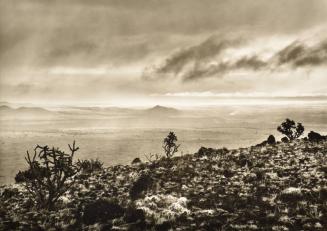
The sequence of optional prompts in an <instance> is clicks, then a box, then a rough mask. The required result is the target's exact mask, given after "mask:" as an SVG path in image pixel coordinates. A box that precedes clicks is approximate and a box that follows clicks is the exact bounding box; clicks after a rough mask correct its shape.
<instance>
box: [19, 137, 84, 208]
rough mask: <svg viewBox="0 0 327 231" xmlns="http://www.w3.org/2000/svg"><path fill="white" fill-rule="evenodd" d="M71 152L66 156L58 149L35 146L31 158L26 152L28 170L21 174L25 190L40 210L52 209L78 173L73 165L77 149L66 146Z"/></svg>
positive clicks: (77, 169)
mask: <svg viewBox="0 0 327 231" xmlns="http://www.w3.org/2000/svg"><path fill="white" fill-rule="evenodd" d="M68 146H69V149H70V151H71V153H70V154H66V153H64V152H63V151H60V150H59V148H54V147H53V148H49V147H48V146H39V145H37V146H36V148H35V149H34V155H33V157H31V156H30V154H29V152H28V151H27V156H26V157H25V159H26V161H27V164H28V165H29V169H28V170H26V171H25V172H26V173H28V174H22V175H23V176H24V179H23V180H22V181H23V183H24V186H25V188H26V189H27V191H28V192H29V193H30V195H31V197H32V199H33V200H34V201H35V202H36V203H37V205H38V206H39V207H41V208H45V209H49V210H51V209H53V208H54V205H55V203H56V202H57V200H58V199H59V198H60V196H62V195H63V194H64V193H65V192H66V191H67V190H68V189H69V188H70V186H71V185H72V184H73V181H72V177H73V176H74V175H75V174H76V173H77V172H78V171H79V168H78V167H77V166H76V165H75V164H74V163H73V157H74V154H75V152H76V151H77V150H78V149H79V148H78V147H75V141H74V143H73V145H72V146H70V145H68Z"/></svg>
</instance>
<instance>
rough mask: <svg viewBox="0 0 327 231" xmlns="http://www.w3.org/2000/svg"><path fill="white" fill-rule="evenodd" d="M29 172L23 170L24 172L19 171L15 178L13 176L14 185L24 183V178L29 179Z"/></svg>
mask: <svg viewBox="0 0 327 231" xmlns="http://www.w3.org/2000/svg"><path fill="white" fill-rule="evenodd" d="M31 175H32V173H31V170H29V169H28V170H25V171H19V172H18V173H17V174H16V176H15V182H16V183H23V182H25V181H26V178H27V179H30V178H31Z"/></svg>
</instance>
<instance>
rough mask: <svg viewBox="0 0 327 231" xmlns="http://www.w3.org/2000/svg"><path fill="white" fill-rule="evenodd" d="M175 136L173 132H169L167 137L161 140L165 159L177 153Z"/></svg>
mask: <svg viewBox="0 0 327 231" xmlns="http://www.w3.org/2000/svg"><path fill="white" fill-rule="evenodd" d="M176 142H177V136H176V135H175V133H174V132H169V134H168V136H167V137H166V138H165V139H164V140H163V145H162V148H163V149H164V151H165V154H166V157H167V158H170V157H172V156H173V155H174V154H175V153H176V152H177V151H178V148H179V146H180V144H176Z"/></svg>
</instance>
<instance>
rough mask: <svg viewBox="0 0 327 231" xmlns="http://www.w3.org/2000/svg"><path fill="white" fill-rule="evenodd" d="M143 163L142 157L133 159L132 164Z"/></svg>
mask: <svg viewBox="0 0 327 231" xmlns="http://www.w3.org/2000/svg"><path fill="white" fill-rule="evenodd" d="M140 163H142V161H141V159H140V158H135V159H134V160H133V161H132V164H140Z"/></svg>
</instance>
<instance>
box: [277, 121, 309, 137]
mask: <svg viewBox="0 0 327 231" xmlns="http://www.w3.org/2000/svg"><path fill="white" fill-rule="evenodd" d="M277 131H279V132H280V133H282V134H284V135H285V136H287V137H288V139H290V140H291V141H292V140H294V139H297V138H299V137H300V136H301V135H302V134H303V132H304V127H303V125H302V124H301V123H297V124H296V123H295V122H294V121H293V120H290V119H286V120H285V121H284V122H283V123H282V124H281V125H280V126H278V127H277Z"/></svg>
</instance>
